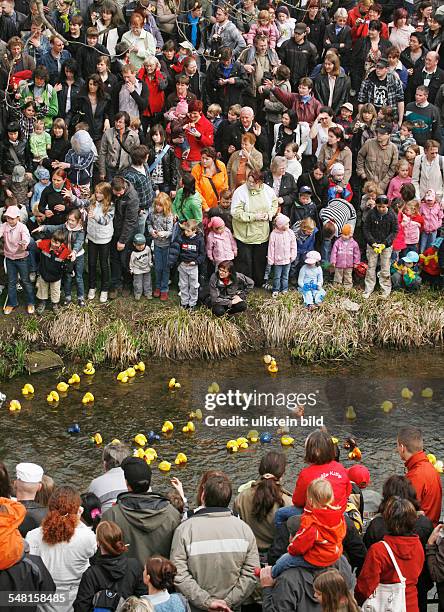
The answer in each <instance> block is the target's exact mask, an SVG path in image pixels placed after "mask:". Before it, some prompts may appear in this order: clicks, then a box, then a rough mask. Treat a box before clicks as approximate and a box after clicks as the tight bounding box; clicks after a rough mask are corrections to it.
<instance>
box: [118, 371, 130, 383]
mask: <svg viewBox="0 0 444 612" xmlns="http://www.w3.org/2000/svg"><path fill="white" fill-rule="evenodd" d="M117 380H118V381H119V382H121V383H127V382H128V380H129V378H128V374H127V373H126V371H125V372H119V373H118V374H117Z"/></svg>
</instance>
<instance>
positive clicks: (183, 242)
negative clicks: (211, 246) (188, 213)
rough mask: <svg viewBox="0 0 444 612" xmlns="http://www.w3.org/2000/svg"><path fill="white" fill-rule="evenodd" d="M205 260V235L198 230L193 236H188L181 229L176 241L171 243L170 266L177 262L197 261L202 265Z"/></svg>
mask: <svg viewBox="0 0 444 612" xmlns="http://www.w3.org/2000/svg"><path fill="white" fill-rule="evenodd" d="M204 260H205V241H204V237H203V235H202V234H201V233H200V232H198V233H197V234H196V235H195V236H193V237H192V238H187V237H186V236H185V234H184V232H183V231H181V232H180V233H179V234H178V235H177V237H176V239H175V240H174V242H172V243H171V247H170V252H169V264H170V266H171V267H172V266H174V265H176V263H177V262H179V263H182V262H187V263H188V262H190V261H195V262H196V264H197V265H200V264H202V263H203V262H204Z"/></svg>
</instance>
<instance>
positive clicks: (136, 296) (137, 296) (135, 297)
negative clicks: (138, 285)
mask: <svg viewBox="0 0 444 612" xmlns="http://www.w3.org/2000/svg"><path fill="white" fill-rule="evenodd" d="M141 297H142V294H141V293H135V294H134V299H135V300H136V302H138V301H139V300H140V298H141Z"/></svg>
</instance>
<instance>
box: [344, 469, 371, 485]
mask: <svg viewBox="0 0 444 612" xmlns="http://www.w3.org/2000/svg"><path fill="white" fill-rule="evenodd" d="M347 472H348V477H349V478H350V480H351V481H352V482H355V483H356V484H357V485H359V486H361V485H365V486H367V485H368V484H369V482H370V472H369V471H368V469H367V468H366V467H365V465H352V467H351V468H348V470H347Z"/></svg>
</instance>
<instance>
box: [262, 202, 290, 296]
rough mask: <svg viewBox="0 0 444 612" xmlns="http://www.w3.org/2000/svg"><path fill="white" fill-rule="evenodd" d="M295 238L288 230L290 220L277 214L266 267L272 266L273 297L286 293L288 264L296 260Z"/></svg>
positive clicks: (288, 272)
mask: <svg viewBox="0 0 444 612" xmlns="http://www.w3.org/2000/svg"><path fill="white" fill-rule="evenodd" d="M296 255H297V245H296V237H295V235H294V233H293V232H292V231H291V229H290V219H289V218H288V217H286V216H285V215H283V214H281V213H279V214H278V215H276V219H275V228H274V230H273V231H272V232H271V234H270V240H269V243H268V254H267V259H268V265H269V266H273V289H272V291H273V293H272V296H273V297H277V296H278V295H279V293H288V277H289V274H290V264H291V263H292V262H293V261H294V260H295V259H296Z"/></svg>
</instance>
